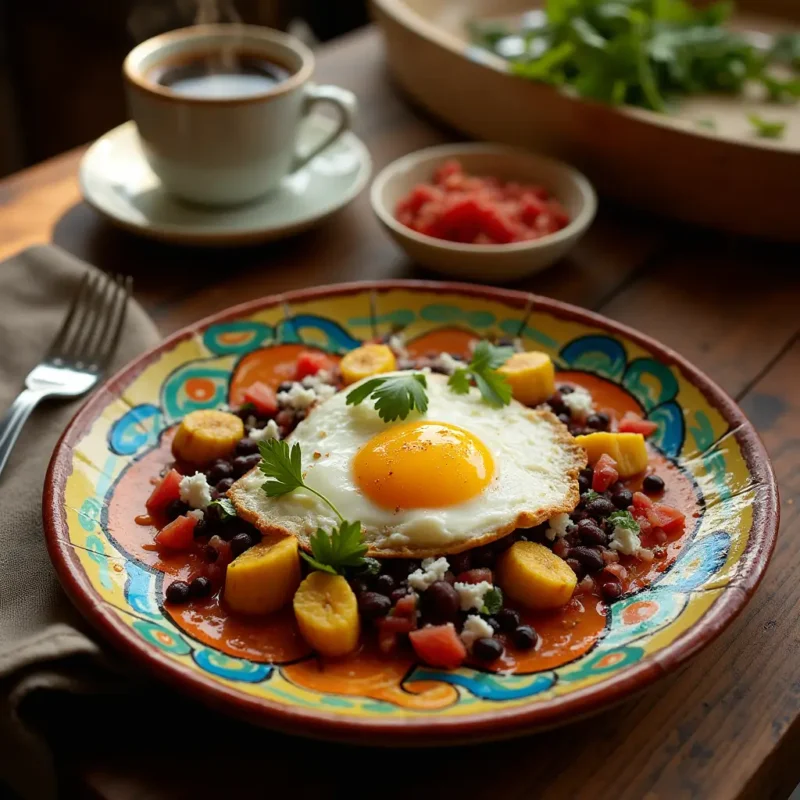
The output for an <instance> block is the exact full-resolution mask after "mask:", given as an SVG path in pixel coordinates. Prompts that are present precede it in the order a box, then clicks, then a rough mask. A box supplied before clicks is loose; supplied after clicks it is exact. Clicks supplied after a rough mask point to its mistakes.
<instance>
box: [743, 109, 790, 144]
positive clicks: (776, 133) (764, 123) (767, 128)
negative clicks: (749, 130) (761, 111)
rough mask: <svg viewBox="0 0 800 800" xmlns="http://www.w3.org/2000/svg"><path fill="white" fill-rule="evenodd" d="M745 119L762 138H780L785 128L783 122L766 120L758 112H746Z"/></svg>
mask: <svg viewBox="0 0 800 800" xmlns="http://www.w3.org/2000/svg"><path fill="white" fill-rule="evenodd" d="M747 119H749V120H750V123H751V124H752V126H753V127H754V128H755V132H756V135H757V136H760V137H761V138H762V139H780V138H781V137H782V136H783V134H784V131H785V130H786V123H785V122H779V121H770V120H766V119H764V118H763V117H760V116H759V115H758V114H748V115H747Z"/></svg>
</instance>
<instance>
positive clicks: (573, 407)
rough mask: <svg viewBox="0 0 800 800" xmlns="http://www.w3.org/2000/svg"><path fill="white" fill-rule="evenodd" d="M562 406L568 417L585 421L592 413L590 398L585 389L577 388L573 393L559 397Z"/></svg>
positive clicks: (592, 407)
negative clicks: (567, 411) (567, 412)
mask: <svg viewBox="0 0 800 800" xmlns="http://www.w3.org/2000/svg"><path fill="white" fill-rule="evenodd" d="M561 400H562V401H563V403H564V405H565V406H566V407H567V408H568V409H569V413H570V416H573V417H577V418H578V419H585V418H586V417H588V416H589V414H591V413H592V411H594V406H593V405H592V396H591V395H590V394H589V392H587V391H586V389H581V388H577V389H575V391H574V392H570V393H569V394H564V395H562V396H561Z"/></svg>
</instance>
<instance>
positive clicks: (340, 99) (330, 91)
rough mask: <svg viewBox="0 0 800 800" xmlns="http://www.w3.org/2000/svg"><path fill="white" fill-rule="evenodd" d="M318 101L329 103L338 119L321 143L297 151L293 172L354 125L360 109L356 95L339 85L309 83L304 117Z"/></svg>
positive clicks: (304, 104)
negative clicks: (306, 149) (308, 149)
mask: <svg viewBox="0 0 800 800" xmlns="http://www.w3.org/2000/svg"><path fill="white" fill-rule="evenodd" d="M318 103H329V104H330V105H332V106H333V107H334V108H335V109H336V112H337V115H338V121H337V124H336V128H334V130H332V131H331V132H330V133H329V134H328V135H327V136H326V137H325V138H324V139H323V140H322V141H321V142H320V143H319V144H317V145H315V146H314V147H313V148H312V150H311V151H310V152H308V153H302V154H301V153H295V156H294V161H293V162H292V169H291V172H296V171H297V170H298V169H300V168H301V167H304V166H305V165H306V164H308V162H309V161H311V159H312V158H314V157H316V156H318V155H319V154H320V153H321V152H322V151H323V150H324V149H325V148H326V147H330V146H331V145H332V144H333V143H334V142H335V141H336V140H337V139H338V138H339V137H340V136H341V135H342V134H343V133H344V132H345V131H347V130H349V129H350V128H352V126H353V118H354V117H355V115H356V111H357V110H358V101H357V100H356V96H355V95H354V94H353V93H352V92H349V91H347V89H342V88H341V87H339V86H317V85H316V84H313V83H311V84H308V85H307V86H306V87H305V98H304V102H303V117H304V118H305V117H307V116H308V115H309V114H310V113H311V110H312V108H313V107H314V106H315V105H317V104H318Z"/></svg>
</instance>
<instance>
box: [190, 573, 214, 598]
mask: <svg viewBox="0 0 800 800" xmlns="http://www.w3.org/2000/svg"><path fill="white" fill-rule="evenodd" d="M189 590H190V592H191V595H192V597H208V595H210V594H211V581H210V580H209V579H208V578H206V576H205V575H198V576H197V577H196V578H195V579H194V580H193V581H192V582H191V583H190V584H189Z"/></svg>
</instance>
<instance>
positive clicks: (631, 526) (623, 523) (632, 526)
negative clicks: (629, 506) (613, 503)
mask: <svg viewBox="0 0 800 800" xmlns="http://www.w3.org/2000/svg"><path fill="white" fill-rule="evenodd" d="M608 521H609V522H610V523H611V524H612V525H613V526H614V527H615V528H626V529H627V530H629V531H633V532H634V533H639V531H640V530H641V528H640V527H639V523H638V522H637V521H636V520H635V519H634V518H633V514H631V512H630V511H615V512H614V513H613V514H609V515H608Z"/></svg>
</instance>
